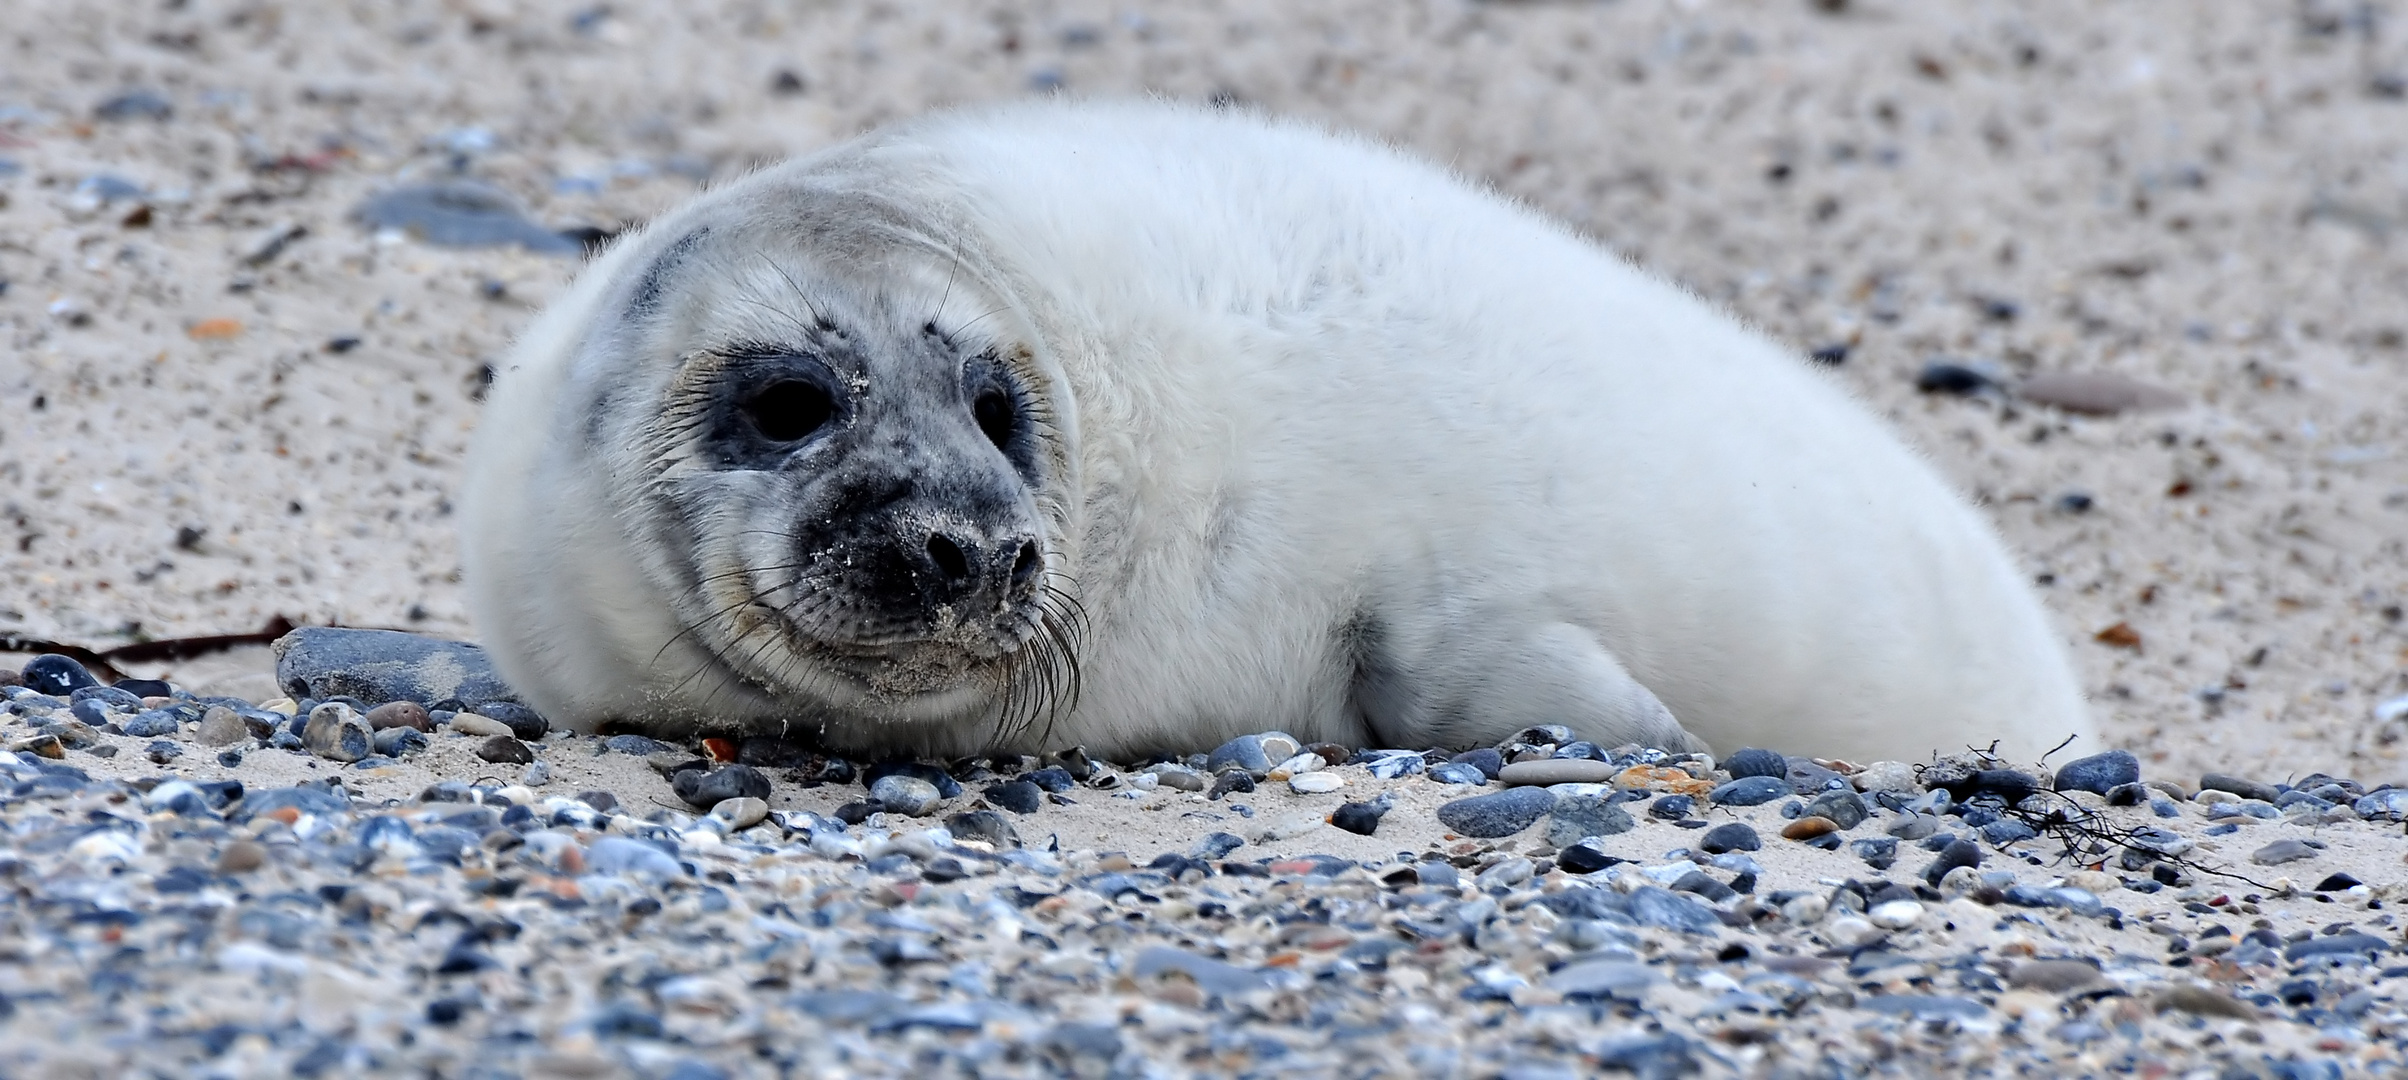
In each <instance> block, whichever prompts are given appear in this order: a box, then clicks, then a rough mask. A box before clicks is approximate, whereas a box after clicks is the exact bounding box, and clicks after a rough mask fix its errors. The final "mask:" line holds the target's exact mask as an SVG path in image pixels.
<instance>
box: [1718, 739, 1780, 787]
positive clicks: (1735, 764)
mask: <svg viewBox="0 0 2408 1080" xmlns="http://www.w3.org/2000/svg"><path fill="white" fill-rule="evenodd" d="M1722 767H1723V770H1724V771H1725V772H1728V773H1730V774H1731V779H1733V780H1737V779H1740V778H1742V777H1748V776H1770V777H1775V778H1777V779H1787V778H1788V776H1789V758H1787V757H1785V756H1783V755H1780V754H1776V753H1773V752H1772V751H1770V750H1759V749H1756V748H1754V747H1748V748H1746V749H1743V750H1740V751H1737V752H1736V753H1733V754H1732V755H1731V756H1730V757H1727V758H1724V759H1723V762H1722Z"/></svg>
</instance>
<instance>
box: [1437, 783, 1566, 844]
mask: <svg viewBox="0 0 2408 1080" xmlns="http://www.w3.org/2000/svg"><path fill="white" fill-rule="evenodd" d="M1553 809H1555V793H1554V792H1552V791H1549V790H1547V789H1546V788H1541V787H1519V788H1508V789H1506V790H1504V791H1500V792H1498V793H1496V794H1494V795H1474V796H1472V797H1470V798H1468V799H1457V800H1455V801H1453V802H1450V803H1447V804H1445V805H1443V806H1440V807H1439V808H1438V821H1439V823H1440V824H1442V825H1445V826H1446V827H1447V828H1449V829H1452V830H1454V831H1456V832H1458V833H1461V834H1463V835H1465V836H1471V837H1478V838H1481V839H1494V838H1496V837H1500V836H1512V835H1513V834H1515V833H1518V832H1520V831H1522V830H1523V829H1527V828H1529V827H1530V826H1531V824H1532V823H1534V822H1536V821H1538V819H1540V818H1542V817H1545V816H1547V813H1548V811H1551V810H1553Z"/></svg>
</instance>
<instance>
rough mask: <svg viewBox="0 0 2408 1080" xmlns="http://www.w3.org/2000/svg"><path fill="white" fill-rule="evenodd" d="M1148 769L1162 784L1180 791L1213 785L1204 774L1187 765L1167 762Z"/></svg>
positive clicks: (1196, 789) (1200, 789)
mask: <svg viewBox="0 0 2408 1080" xmlns="http://www.w3.org/2000/svg"><path fill="white" fill-rule="evenodd" d="M1146 771H1147V772H1150V773H1153V774H1154V778H1155V779H1157V780H1159V781H1161V782H1162V786H1163V787H1166V788H1174V789H1177V790H1179V791H1202V790H1204V789H1205V788H1207V787H1210V786H1211V782H1210V781H1208V780H1206V779H1205V778H1204V774H1202V773H1199V772H1197V771H1196V770H1194V769H1190V768H1188V767H1187V766H1185V765H1176V764H1170V763H1167V762H1166V763H1164V764H1161V765H1155V766H1152V767H1150V768H1148V769H1147V770H1146Z"/></svg>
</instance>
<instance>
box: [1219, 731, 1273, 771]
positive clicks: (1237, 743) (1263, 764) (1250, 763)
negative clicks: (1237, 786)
mask: <svg viewBox="0 0 2408 1080" xmlns="http://www.w3.org/2000/svg"><path fill="white" fill-rule="evenodd" d="M1274 764H1277V763H1276V762H1273V761H1272V760H1271V757H1270V755H1269V754H1267V753H1265V752H1264V751H1263V741H1262V739H1261V738H1259V737H1257V736H1253V735H1240V736H1238V737H1237V738H1234V739H1231V740H1229V741H1228V742H1225V743H1222V744H1221V745H1220V746H1218V747H1215V748H1214V749H1213V751H1212V754H1211V756H1209V757H1207V758H1206V759H1205V760H1204V771H1205V772H1213V773H1217V772H1219V771H1221V770H1223V769H1244V770H1246V771H1247V772H1250V773H1266V772H1270V771H1271V766H1272V765H1274Z"/></svg>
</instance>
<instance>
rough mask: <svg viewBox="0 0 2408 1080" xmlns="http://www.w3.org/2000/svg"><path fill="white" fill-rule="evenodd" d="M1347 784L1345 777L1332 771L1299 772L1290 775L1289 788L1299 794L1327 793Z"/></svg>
mask: <svg viewBox="0 0 2408 1080" xmlns="http://www.w3.org/2000/svg"><path fill="white" fill-rule="evenodd" d="M1345 786H1346V781H1345V779H1344V778H1342V777H1340V776H1339V775H1338V774H1336V773H1332V772H1306V773H1297V774H1296V775H1294V776H1291V777H1288V789H1289V790H1291V791H1294V792H1295V793H1296V794H1298V795H1327V794H1329V793H1330V792H1333V791H1336V790H1338V789H1339V788H1342V787H1345Z"/></svg>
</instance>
